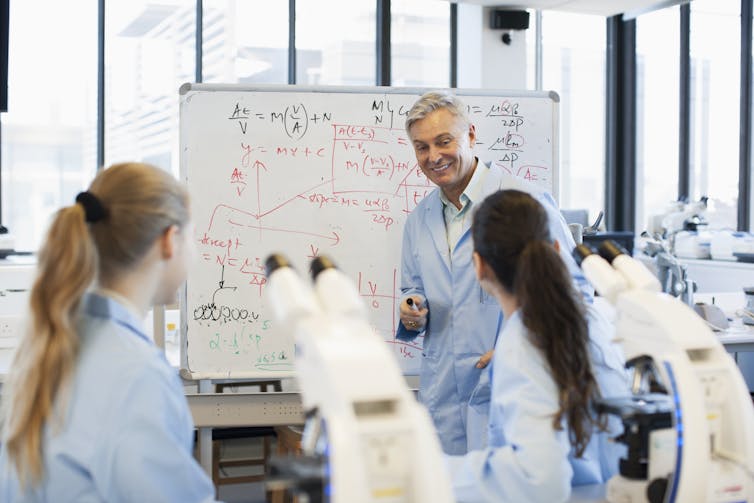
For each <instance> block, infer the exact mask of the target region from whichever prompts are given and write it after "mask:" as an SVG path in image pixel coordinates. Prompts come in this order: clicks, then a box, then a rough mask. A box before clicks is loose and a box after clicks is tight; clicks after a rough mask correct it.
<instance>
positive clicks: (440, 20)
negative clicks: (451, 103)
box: [390, 0, 450, 87]
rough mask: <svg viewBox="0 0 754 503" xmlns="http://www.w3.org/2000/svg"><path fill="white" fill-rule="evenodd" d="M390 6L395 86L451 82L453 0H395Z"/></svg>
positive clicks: (444, 84) (437, 85) (437, 84)
mask: <svg viewBox="0 0 754 503" xmlns="http://www.w3.org/2000/svg"><path fill="white" fill-rule="evenodd" d="M390 9H391V13H390V16H391V20H392V22H391V28H390V37H391V58H392V70H391V77H392V85H394V86H411V87H448V86H449V85H450V2H447V1H444V0H393V1H392V2H391V4H390Z"/></svg>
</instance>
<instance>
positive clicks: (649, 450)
mask: <svg viewBox="0 0 754 503" xmlns="http://www.w3.org/2000/svg"><path fill="white" fill-rule="evenodd" d="M574 257H575V258H576V261H577V263H579V264H580V266H581V268H582V270H583V271H584V274H585V276H586V277H587V279H588V280H590V281H591V283H592V284H593V285H594V287H595V288H596V290H597V292H598V293H599V294H600V295H602V296H603V297H605V298H606V299H607V300H608V301H609V302H611V303H612V304H613V305H614V306H615V308H616V313H617V319H616V342H618V343H619V344H621V345H622V347H623V350H624V353H625V356H626V360H627V363H626V366H627V367H629V368H630V369H631V370H632V371H633V377H634V379H633V384H632V390H631V394H630V395H629V396H625V397H604V399H602V400H601V401H600V402H599V403H598V404H597V408H598V410H601V411H604V412H607V413H611V414H616V415H618V416H619V417H621V419H622V421H623V425H624V433H623V434H622V435H621V436H620V437H618V438H617V439H616V440H617V441H619V442H622V443H624V444H626V445H627V446H628V454H627V457H626V458H623V459H621V461H620V466H619V475H616V476H615V477H613V478H612V479H610V480H609V481H608V484H607V499H608V501H610V502H611V503H636V502H651V503H661V502H662V503H674V502H684V503H685V502H697V501H699V502H714V503H733V502H743V501H754V407H753V406H752V400H751V397H750V395H749V391H748V389H747V387H746V385H745V382H744V380H743V377H742V376H741V373H740V371H739V369H738V367H737V366H736V364H735V362H734V361H733V358H732V357H731V356H730V355H729V354H728V353H727V352H726V351H725V348H724V347H723V346H722V344H721V343H720V342H719V341H718V340H717V339H716V337H715V335H714V333H713V332H712V331H711V329H710V328H709V327H708V326H707V325H706V324H705V322H704V321H703V320H702V319H701V318H700V317H699V316H697V314H696V313H695V312H694V311H693V309H691V308H690V307H689V306H688V305H686V304H685V303H683V302H681V301H680V300H679V299H678V298H676V297H673V296H671V295H668V294H666V293H663V292H661V286H660V283H659V281H658V280H657V278H656V277H655V276H654V275H653V274H652V273H651V272H650V271H649V270H648V269H647V268H646V267H644V265H643V264H641V263H640V262H639V261H637V260H635V259H633V258H632V257H630V256H629V255H627V254H625V253H622V252H621V250H620V248H619V247H618V246H617V245H615V243H609V242H605V243H603V245H601V246H600V249H599V252H598V253H595V251H593V250H592V249H590V248H589V247H586V246H584V245H579V246H577V247H576V248H575V249H574Z"/></svg>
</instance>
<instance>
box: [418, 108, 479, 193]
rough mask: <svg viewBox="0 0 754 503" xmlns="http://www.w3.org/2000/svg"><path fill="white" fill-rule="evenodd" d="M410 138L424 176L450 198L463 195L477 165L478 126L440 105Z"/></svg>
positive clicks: (419, 124) (420, 121)
mask: <svg viewBox="0 0 754 503" xmlns="http://www.w3.org/2000/svg"><path fill="white" fill-rule="evenodd" d="M409 137H410V138H411V143H412V144H413V146H414V152H415V153H416V160H417V161H418V162H419V167H420V168H421V170H422V172H424V175H425V176H426V177H427V178H429V179H430V180H431V181H432V182H433V183H434V184H436V185H437V186H438V187H440V189H442V191H443V192H444V193H445V195H446V196H448V198H449V199H451V200H455V199H457V198H458V197H460V195H461V194H462V193H463V190H464V189H465V188H466V186H467V185H468V183H469V180H471V175H472V169H473V167H474V154H473V152H472V148H473V147H474V142H475V141H476V133H475V131H474V126H473V125H470V124H469V125H467V124H465V123H464V120H463V119H461V118H460V117H456V116H454V115H453V114H452V113H451V112H449V111H448V110H447V109H445V108H440V109H438V110H435V111H434V112H431V113H430V114H428V115H427V116H426V117H424V118H423V119H420V120H418V121H416V122H414V123H413V124H412V125H411V129H410V130H409Z"/></svg>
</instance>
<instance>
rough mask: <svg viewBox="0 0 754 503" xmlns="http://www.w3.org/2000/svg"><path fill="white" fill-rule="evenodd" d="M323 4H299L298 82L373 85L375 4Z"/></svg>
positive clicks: (340, 0)
mask: <svg viewBox="0 0 754 503" xmlns="http://www.w3.org/2000/svg"><path fill="white" fill-rule="evenodd" d="M323 5H325V4H324V3H323V2H322V0H297V1H296V83H297V84H302V85H318V84H323V85H366V86H373V85H374V83H375V82H376V79H375V71H376V70H375V65H376V60H375V52H376V48H375V45H376V33H375V30H376V28H375V23H376V18H375V2H363V1H357V2H355V1H353V0H330V1H328V2H327V3H326V5H327V7H326V8H323ZM334 12H337V13H338V15H337V22H335V20H334V18H333V13H334Z"/></svg>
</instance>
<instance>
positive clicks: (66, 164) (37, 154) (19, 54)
mask: <svg viewBox="0 0 754 503" xmlns="http://www.w3.org/2000/svg"><path fill="white" fill-rule="evenodd" d="M9 38H10V40H9V42H10V43H9V54H8V67H9V72H8V73H9V81H8V113H4V114H3V115H2V121H3V134H2V141H3V144H2V156H3V157H2V167H3V169H2V202H3V222H2V223H3V224H4V225H5V226H6V227H8V229H9V230H10V232H11V234H12V235H13V236H14V237H15V249H16V250H26V251H35V250H36V249H37V248H38V246H39V244H40V242H41V240H42V237H43V236H44V233H45V232H46V230H47V226H48V224H49V222H50V216H51V215H52V213H53V212H54V211H56V210H57V209H58V208H60V207H61V206H63V205H68V204H73V203H74V198H75V197H76V194H77V193H78V192H80V191H81V190H82V189H83V188H84V187H86V186H87V185H88V184H89V182H90V181H91V179H92V177H93V176H94V173H95V171H96V165H97V162H96V139H95V134H94V132H95V131H96V126H95V125H96V114H97V98H96V97H97V43H96V41H97V2H96V1H95V0H71V1H68V2H59V1H57V0H39V1H36V2H13V5H12V7H11V9H10V33H9Z"/></svg>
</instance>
